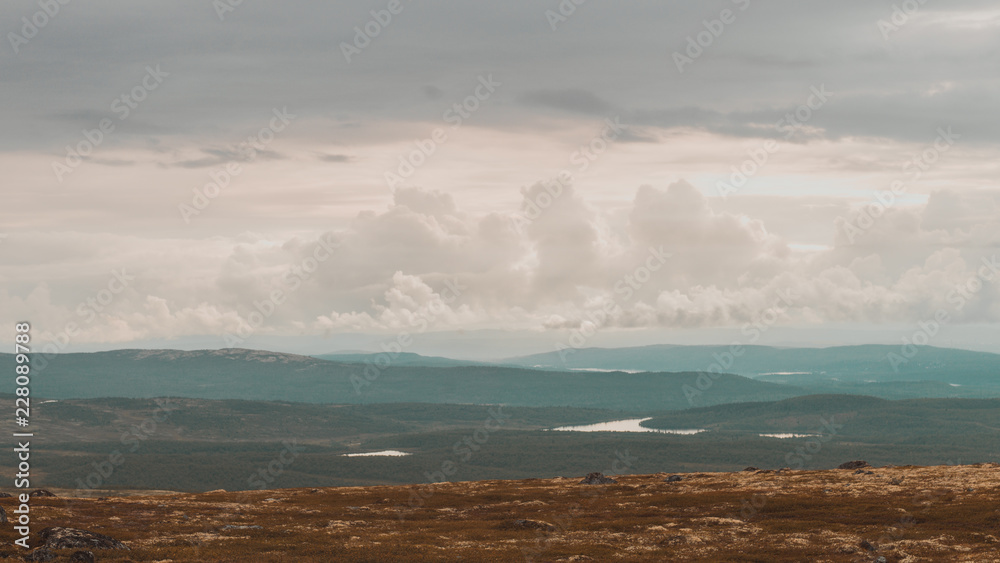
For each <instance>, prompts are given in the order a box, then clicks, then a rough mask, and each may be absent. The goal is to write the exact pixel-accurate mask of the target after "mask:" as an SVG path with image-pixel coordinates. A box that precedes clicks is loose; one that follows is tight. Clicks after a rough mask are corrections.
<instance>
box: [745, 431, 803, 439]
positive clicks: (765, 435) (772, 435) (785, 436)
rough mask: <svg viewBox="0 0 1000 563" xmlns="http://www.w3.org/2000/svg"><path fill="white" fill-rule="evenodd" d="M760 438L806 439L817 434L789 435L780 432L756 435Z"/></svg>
mask: <svg viewBox="0 0 1000 563" xmlns="http://www.w3.org/2000/svg"><path fill="white" fill-rule="evenodd" d="M757 435H758V436H760V437H761V438H782V439H787V438H808V437H810V436H818V434H791V433H788V432H782V433H779V434H757Z"/></svg>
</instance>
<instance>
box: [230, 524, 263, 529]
mask: <svg viewBox="0 0 1000 563" xmlns="http://www.w3.org/2000/svg"><path fill="white" fill-rule="evenodd" d="M222 529H223V530H263V529H264V527H263V526H258V525H256V524H251V525H249V526H247V525H243V524H226V525H225V526H223V527H222Z"/></svg>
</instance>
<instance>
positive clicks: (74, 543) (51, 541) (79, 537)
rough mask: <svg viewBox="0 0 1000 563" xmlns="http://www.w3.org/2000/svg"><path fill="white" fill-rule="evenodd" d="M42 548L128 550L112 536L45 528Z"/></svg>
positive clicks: (78, 530) (70, 529)
mask: <svg viewBox="0 0 1000 563" xmlns="http://www.w3.org/2000/svg"><path fill="white" fill-rule="evenodd" d="M39 537H40V538H41V540H42V547H46V548H48V549H68V548H74V547H88V548H91V549H128V546H126V545H125V544H123V543H122V542H120V541H118V540H116V539H115V538H113V537H111V536H105V535H104V534H98V533H97V532H91V531H90V530H80V529H78V528H60V527H50V528H45V529H44V530H42V531H41V533H39Z"/></svg>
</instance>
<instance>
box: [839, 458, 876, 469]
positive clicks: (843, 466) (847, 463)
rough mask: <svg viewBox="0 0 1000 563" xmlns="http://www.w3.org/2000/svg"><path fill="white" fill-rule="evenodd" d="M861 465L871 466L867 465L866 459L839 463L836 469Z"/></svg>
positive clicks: (855, 467)
mask: <svg viewBox="0 0 1000 563" xmlns="http://www.w3.org/2000/svg"><path fill="white" fill-rule="evenodd" d="M862 467H871V466H870V465H868V462H867V461H861V460H856V461H848V462H845V463H841V464H840V465H838V466H837V469H860V468H862Z"/></svg>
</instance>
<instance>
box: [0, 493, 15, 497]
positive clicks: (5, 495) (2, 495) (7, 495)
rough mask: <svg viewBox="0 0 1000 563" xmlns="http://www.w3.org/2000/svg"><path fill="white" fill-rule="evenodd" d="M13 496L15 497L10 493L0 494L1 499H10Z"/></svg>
mask: <svg viewBox="0 0 1000 563" xmlns="http://www.w3.org/2000/svg"><path fill="white" fill-rule="evenodd" d="M12 496H14V495H12V494H10V493H0V498H10V497H12Z"/></svg>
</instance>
